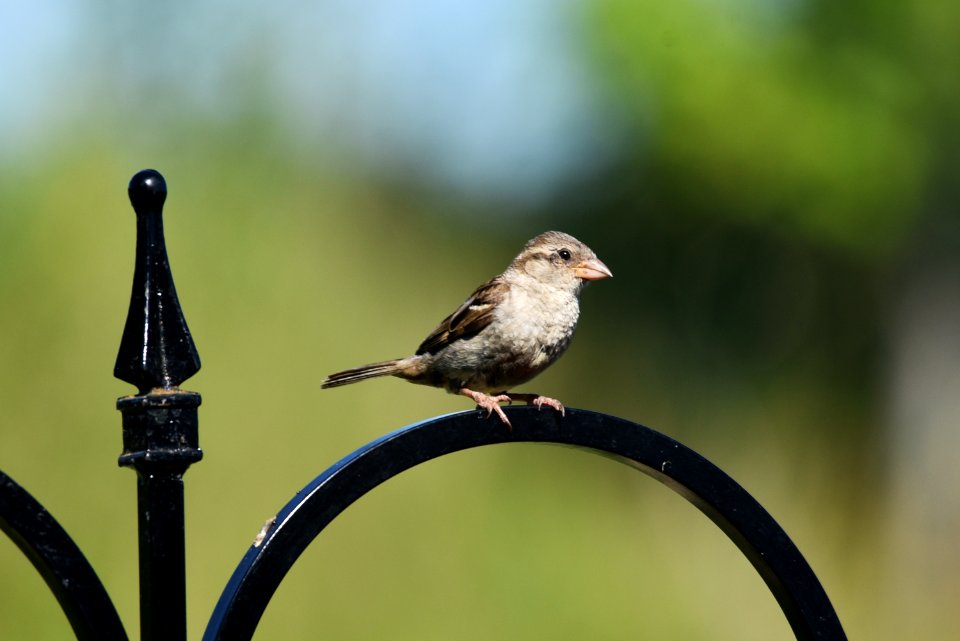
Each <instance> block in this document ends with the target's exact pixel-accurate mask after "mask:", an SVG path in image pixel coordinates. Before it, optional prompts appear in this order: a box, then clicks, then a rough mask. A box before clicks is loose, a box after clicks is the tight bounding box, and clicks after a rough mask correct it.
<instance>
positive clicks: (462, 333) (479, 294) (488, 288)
mask: <svg viewBox="0 0 960 641" xmlns="http://www.w3.org/2000/svg"><path fill="white" fill-rule="evenodd" d="M509 289H510V285H508V284H507V283H505V282H504V281H503V280H502V279H501V278H499V277H497V278H494V279H493V280H491V281H490V282H488V283H485V284H483V285H481V286H480V287H478V288H477V289H476V290H475V291H474V292H473V294H471V295H470V297H469V298H467V300H465V301H464V303H463V304H462V305H461V306H460V307H458V308H457V310H456V311H455V312H453V313H452V314H450V315H449V316H447V317H446V318H444V319H443V320H442V321H441V322H440V324H439V325H437V327H436V329H434V330H433V331H432V332H430V335H429V336H427V337H426V338H425V339H424V340H423V342H422V343H420V347H418V348H417V355H418V356H419V355H421V354H434V353H436V352H438V351H440V350H441V349H443V348H444V347H446V346H448V345H450V344H451V343H453V342H455V341H458V340H464V339H467V338H470V337H472V336H476V335H477V334H479V333H480V332H481V331H483V329H484V328H485V327H486V326H487V325H489V324H490V321H492V320H493V311H494V309H496V306H497V303H499V302H500V301H501V300H503V297H504V296H505V295H506V293H507V290H509Z"/></svg>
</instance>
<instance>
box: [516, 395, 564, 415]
mask: <svg viewBox="0 0 960 641" xmlns="http://www.w3.org/2000/svg"><path fill="white" fill-rule="evenodd" d="M513 398H515V399H516V400H518V401H523V402H524V403H527V404H529V405H534V406H536V408H537V409H538V410H539V409H540V408H541V407H543V406H544V405H546V406H547V407H552V408H553V409H555V410H557V411H558V412H560V416H566V415H567V412H566V410H565V409H564V407H563V403H561V402H560V401H558V400H557V399H555V398H550V397H549V396H540V395H539V394H514V395H513Z"/></svg>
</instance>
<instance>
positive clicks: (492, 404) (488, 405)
mask: <svg viewBox="0 0 960 641" xmlns="http://www.w3.org/2000/svg"><path fill="white" fill-rule="evenodd" d="M460 393H461V394H462V395H464V396H466V397H468V398H471V399H473V402H474V403H476V404H477V407H479V408H480V409H482V410H487V417H488V418H489V416H490V415H491V414H493V413H494V412H496V413H497V416H499V417H500V420H501V421H503V423H504V424H505V425H506V426H507V427H509V428H511V429H513V426H512V425H510V420H509V419H508V418H507V415H506V414H504V413H503V408H501V407H500V403H508V404H509V403H512V402H513V399H512V398H510V397H509V396H507V395H506V394H497V395H496V396H491V395H490V394H484V393H483V392H474V391H473V390H471V389H467V388H466V387H464V388H463V389H461V390H460Z"/></svg>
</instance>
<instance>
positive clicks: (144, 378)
mask: <svg viewBox="0 0 960 641" xmlns="http://www.w3.org/2000/svg"><path fill="white" fill-rule="evenodd" d="M128 193H129V194H130V202H131V203H132V204H133V209H134V211H136V212H137V257H136V267H135V269H134V273H133V292H132V293H131V295H130V310H129V311H128V312H127V324H126V325H125V326H124V328H123V337H122V338H121V339H120V351H119V353H118V354H117V364H116V366H115V367H114V369H113V375H114V376H116V377H117V378H119V379H121V380H124V381H126V382H128V383H130V384H132V385H136V386H137V389H138V390H139V391H140V393H141V394H146V393H147V392H149V391H150V390H152V389H156V388H160V389H164V390H171V389H176V388H177V387H179V385H180V384H181V383H182V382H183V381H185V380H187V379H188V378H190V377H191V376H193V375H194V374H196V373H197V371H198V370H199V369H200V356H199V354H197V348H196V346H195V345H194V344H193V338H192V337H191V336H190V330H189V328H187V321H186V320H184V318H183V312H182V311H181V309H180V301H179V300H178V299H177V290H176V288H175V287H174V286H173V275H172V274H171V273H170V263H169V262H168V261H167V247H166V244H165V242H164V239H163V218H162V214H163V202H164V201H165V200H166V198H167V183H166V181H164V179H163V176H161V175H160V172H158V171H155V170H153V169H144V170H143V171H141V172H138V173H137V174H136V175H135V176H134V177H133V178H132V179H131V180H130V187H129V189H128Z"/></svg>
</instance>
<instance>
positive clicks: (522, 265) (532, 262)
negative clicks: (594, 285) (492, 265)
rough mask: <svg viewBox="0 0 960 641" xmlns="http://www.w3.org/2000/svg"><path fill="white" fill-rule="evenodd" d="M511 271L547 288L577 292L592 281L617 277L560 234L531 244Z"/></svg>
mask: <svg viewBox="0 0 960 641" xmlns="http://www.w3.org/2000/svg"><path fill="white" fill-rule="evenodd" d="M511 268H512V269H515V270H518V271H521V272H523V273H525V274H527V275H529V276H532V277H533V278H535V279H536V280H537V281H539V282H541V283H544V284H546V285H552V286H554V287H559V288H562V289H572V290H574V291H580V289H582V288H583V286H584V285H585V284H586V283H587V282H589V281H592V280H601V279H603V278H610V277H611V276H613V273H612V272H611V271H610V269H609V268H608V267H607V266H606V265H604V264H603V261H601V260H600V259H599V258H597V255H596V254H594V253H593V250H592V249H590V248H589V247H587V246H586V245H584V244H583V243H582V242H580V241H579V240H577V239H576V238H574V237H573V236H571V235H570V234H565V233H563V232H559V231H548V232H544V233H542V234H540V235H539V236H537V237H536V238H534V239H532V240H530V241H529V242H528V243H527V244H526V245H525V246H524V248H523V251H522V252H520V255H519V256H517V257H516V259H514V261H513V264H511Z"/></svg>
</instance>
